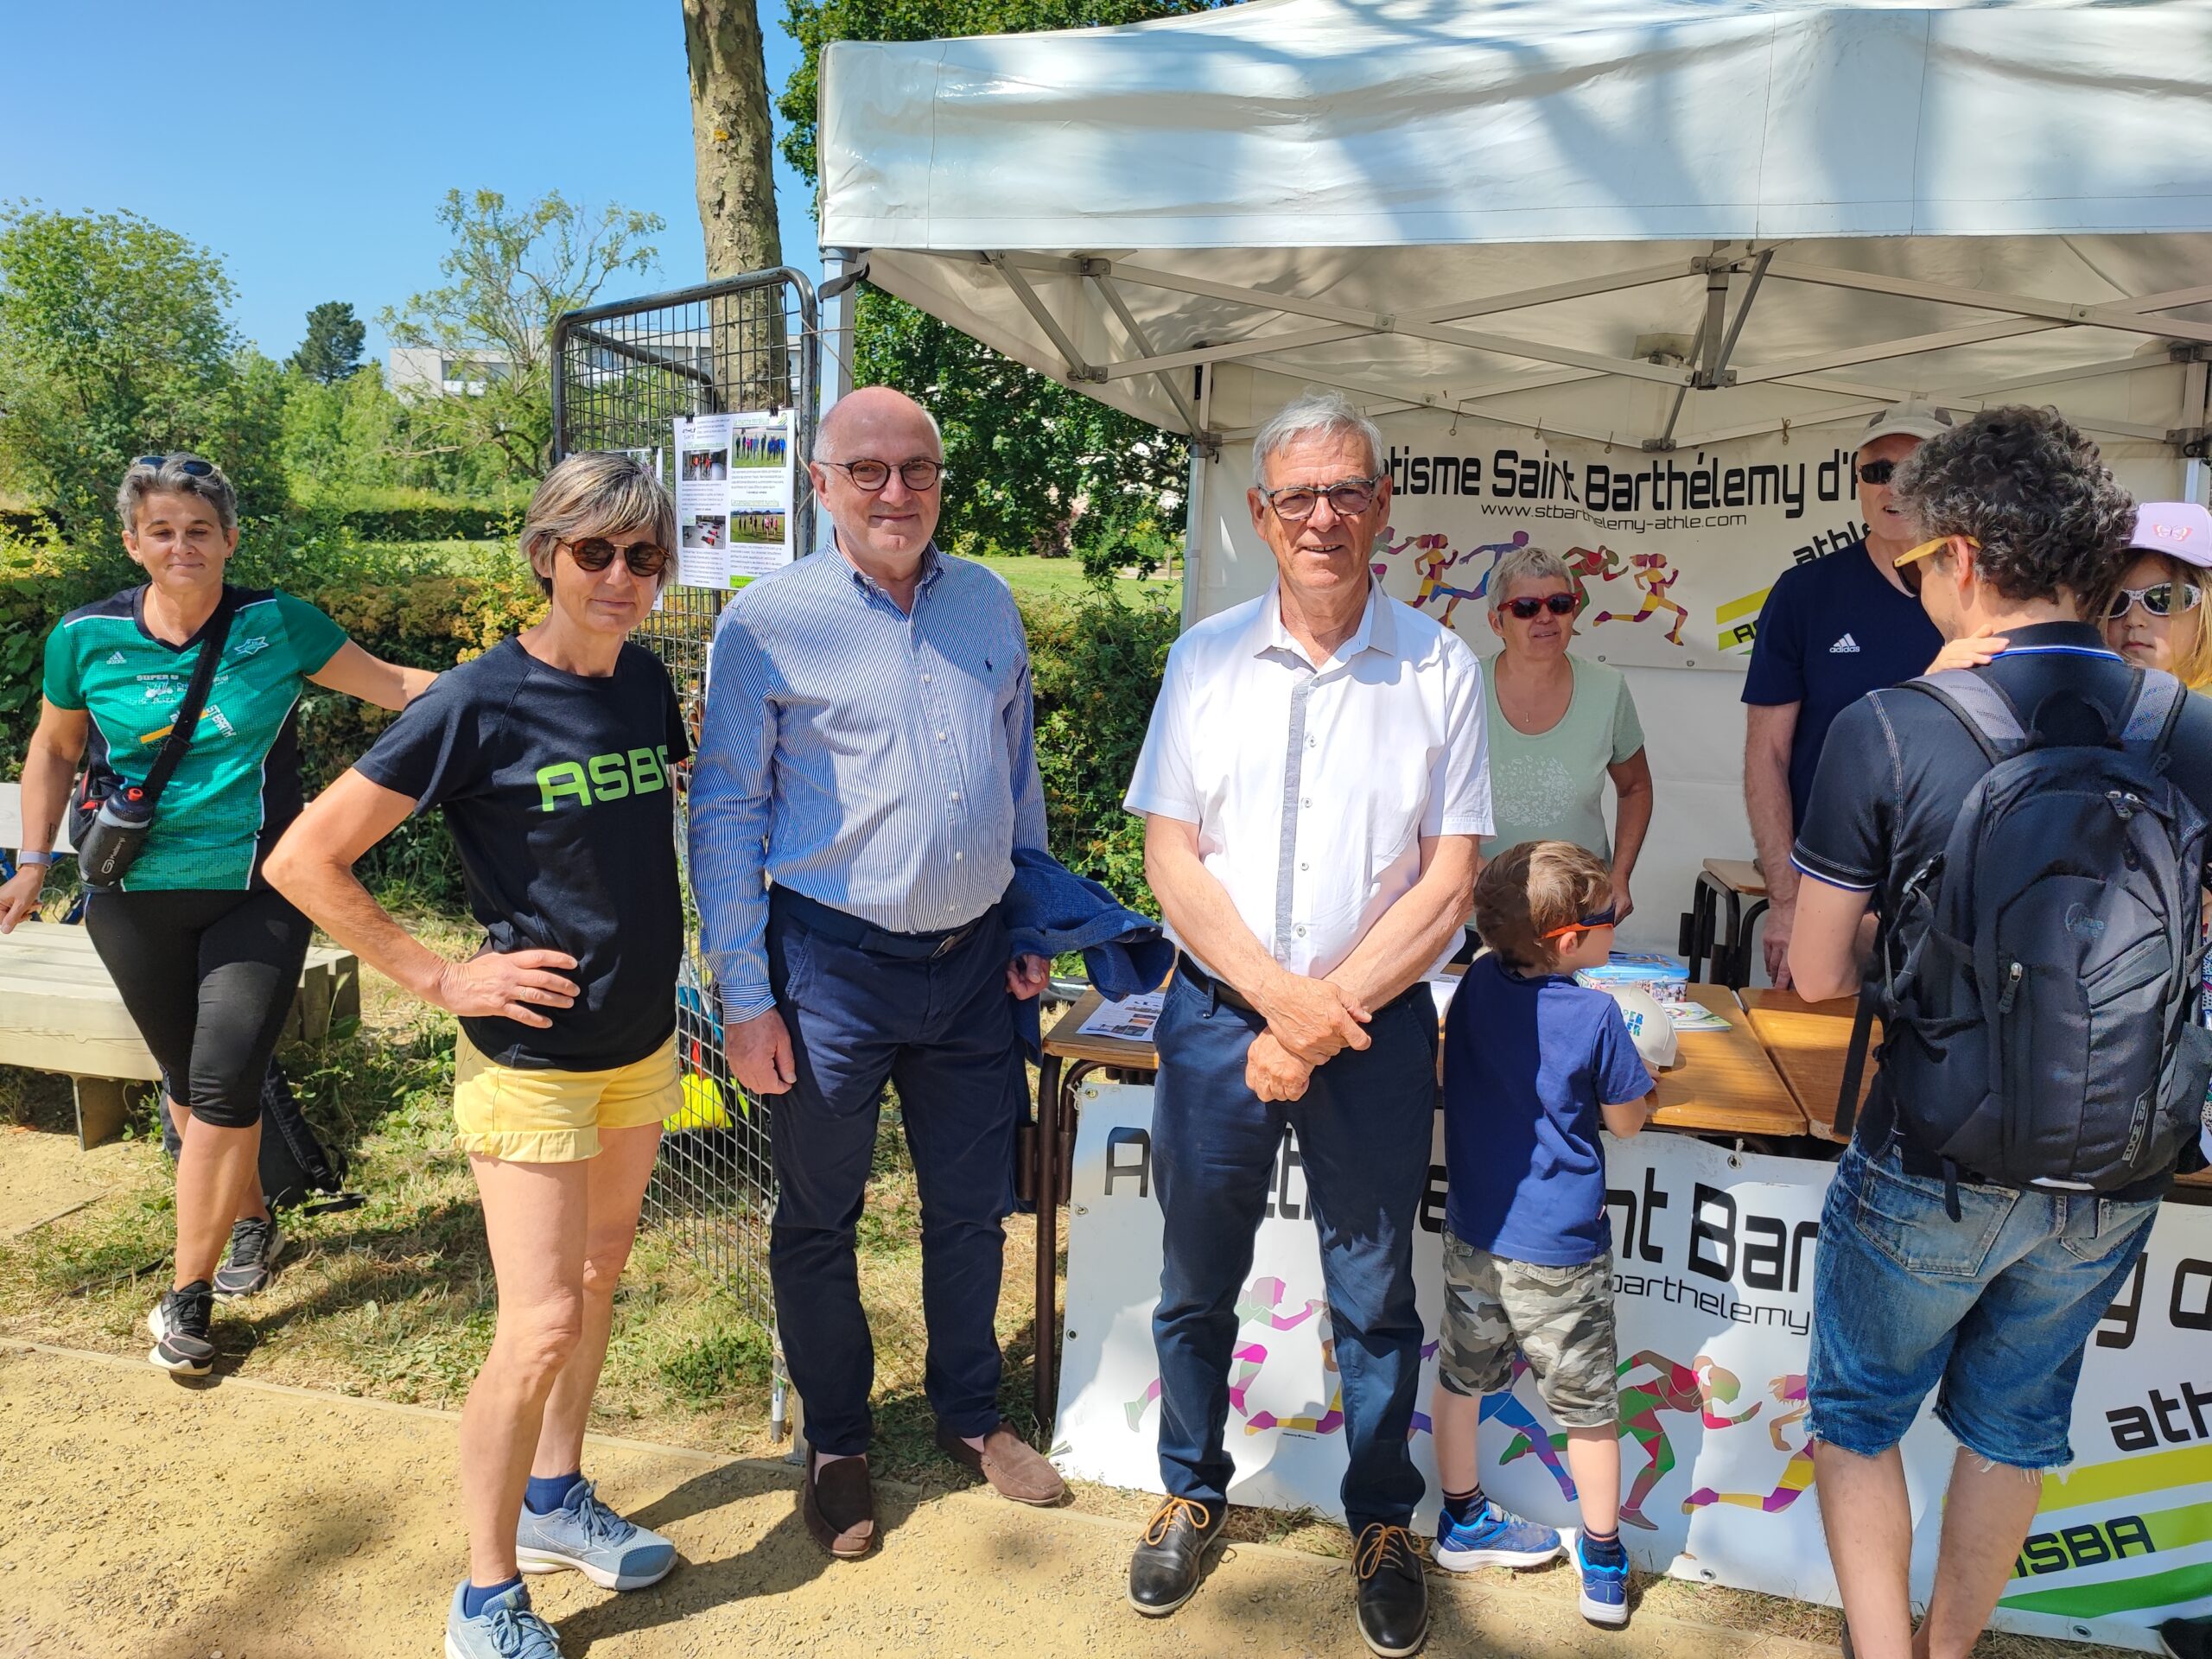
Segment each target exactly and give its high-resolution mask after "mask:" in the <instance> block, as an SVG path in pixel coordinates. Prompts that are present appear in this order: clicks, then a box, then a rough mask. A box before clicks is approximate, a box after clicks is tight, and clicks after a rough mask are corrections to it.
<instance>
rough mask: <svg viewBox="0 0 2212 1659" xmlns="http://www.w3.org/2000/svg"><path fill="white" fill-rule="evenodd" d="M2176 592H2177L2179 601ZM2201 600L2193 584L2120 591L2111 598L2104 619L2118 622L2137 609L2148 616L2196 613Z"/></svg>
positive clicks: (2156, 584)
mask: <svg viewBox="0 0 2212 1659" xmlns="http://www.w3.org/2000/svg"><path fill="white" fill-rule="evenodd" d="M2177 588H2178V589H2180V594H2179V597H2178V600H2177V597H2176V594H2175V589H2177ZM2203 600H2204V590H2203V589H2202V588H2199V587H2198V586H2197V585H2196V583H2195V582H2152V584H2151V585H2150V586H2149V587H2148V588H2121V589H2120V591H2119V592H2118V593H2116V594H2113V596H2112V607H2111V609H2109V610H2107V612H2106V613H2105V619H2106V620H2107V621H2111V622H2117V621H2119V620H2120V618H2122V617H2123V616H2126V614H2127V613H2128V612H2129V611H2131V610H2133V608H2134V607H2136V606H2138V605H2140V606H2141V607H2143V609H2144V611H2145V613H2146V614H2148V615H2151V616H2171V615H2172V614H2173V613H2175V612H2176V611H2193V610H2195V609H2196V607H2197V606H2199V605H2200V604H2202V602H2203Z"/></svg>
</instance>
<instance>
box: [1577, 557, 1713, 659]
mask: <svg viewBox="0 0 2212 1659" xmlns="http://www.w3.org/2000/svg"><path fill="white" fill-rule="evenodd" d="M1629 563H1631V564H1633V565H1634V566H1635V567H1636V575H1635V577H1634V581H1635V582H1636V585H1637V587H1638V588H1641V589H1643V609H1642V610H1640V611H1638V612H1637V613H1636V614H1635V615H1634V616H1629V615H1626V614H1624V613H1620V612H1617V611H1600V612H1599V613H1598V614H1597V616H1596V617H1595V618H1594V619H1592V622H1591V624H1590V626H1592V627H1593V628H1594V627H1600V626H1604V625H1605V623H1608V622H1641V621H1643V619H1644V618H1646V617H1647V616H1649V615H1650V614H1651V613H1652V612H1654V611H1672V612H1673V613H1675V626H1673V627H1671V628H1669V630H1668V631H1667V643H1668V644H1669V645H1681V643H1682V628H1683V626H1684V625H1685V624H1686V623H1688V621H1689V620H1690V613H1688V611H1686V610H1684V609H1683V608H1682V607H1681V606H1680V605H1677V604H1676V603H1675V601H1673V600H1671V599H1669V598H1668V597H1667V590H1668V589H1669V588H1672V587H1673V586H1674V585H1675V582H1676V581H1677V580H1678V579H1679V578H1680V577H1681V574H1682V573H1681V571H1679V570H1670V569H1668V567H1667V556H1666V555H1665V554H1664V553H1637V554H1634V555H1632V556H1630V560H1629ZM1662 572H1664V573H1665V574H1663V575H1662V574H1661V573H1662Z"/></svg>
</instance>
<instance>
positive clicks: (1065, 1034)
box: [1026, 985, 1808, 1425]
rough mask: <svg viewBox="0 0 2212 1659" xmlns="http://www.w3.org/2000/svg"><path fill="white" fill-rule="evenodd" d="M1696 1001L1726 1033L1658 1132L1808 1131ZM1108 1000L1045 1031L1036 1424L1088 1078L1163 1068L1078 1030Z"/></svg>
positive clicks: (1662, 1082)
mask: <svg viewBox="0 0 2212 1659" xmlns="http://www.w3.org/2000/svg"><path fill="white" fill-rule="evenodd" d="M1690 995H1691V996H1692V997H1693V998H1694V1000H1696V1001H1698V1002H1700V1003H1701V1004H1703V1005H1704V1006H1705V1007H1709V1008H1711V1009H1713V1011H1714V1012H1715V1013H1717V1014H1720V1015H1721V1016H1722V1017H1723V1018H1725V1019H1726V1020H1728V1021H1729V1022H1730V1028H1729V1029H1728V1030H1726V1031H1725V1032H1722V1031H1713V1032H1686V1033H1682V1035H1681V1039H1680V1042H1681V1063H1680V1064H1679V1065H1676V1066H1675V1067H1674V1068H1673V1069H1672V1070H1670V1071H1668V1072H1667V1073H1665V1074H1664V1075H1663V1076H1662V1077H1661V1078H1660V1079H1659V1082H1658V1084H1657V1089H1658V1094H1659V1109H1658V1111H1657V1113H1656V1115H1655V1116H1653V1118H1652V1120H1651V1121H1652V1123H1653V1125H1654V1126H1655V1127H1656V1128H1664V1129H1675V1130H1680V1131H1682V1132H1684V1133H1689V1134H1704V1135H1729V1136H1742V1135H1763V1136H1777V1137H1789V1136H1796V1135H1804V1134H1806V1133H1807V1132H1808V1125H1807V1123H1806V1122H1805V1114H1804V1112H1803V1111H1802V1109H1800V1108H1799V1107H1798V1104H1797V1102H1796V1096H1793V1095H1792V1094H1791V1093H1790V1091H1789V1088H1788V1087H1787V1086H1786V1085H1785V1084H1783V1080H1782V1078H1781V1077H1780V1076H1779V1074H1777V1072H1776V1071H1775V1069H1774V1065H1773V1063H1772V1062H1771V1061H1770V1059H1769V1058H1767V1055H1766V1052H1765V1051H1764V1049H1763V1048H1761V1047H1760V1046H1759V1041H1758V1036H1757V1034H1756V1033H1754V1032H1753V1031H1752V1030H1751V1024H1750V1022H1749V1021H1748V1020H1746V1019H1745V1014H1744V1011H1743V1009H1742V1008H1741V1007H1739V1006H1738V1003H1737V1001H1736V996H1735V993H1734V992H1732V991H1731V990H1729V989H1728V988H1726V986H1720V985H1693V986H1691V987H1690ZM1099 1002H1100V998H1099V995H1098V993H1097V992H1096V991H1086V992H1085V993H1084V995H1083V997H1082V999H1081V1000H1080V1001H1077V1003H1076V1004H1075V1005H1074V1006H1073V1007H1071V1008H1069V1009H1068V1011H1067V1012H1066V1013H1065V1014H1062V1015H1061V1016H1060V1017H1059V1019H1058V1020H1057V1021H1056V1022H1055V1023H1054V1025H1053V1027H1052V1031H1051V1032H1050V1033H1047V1034H1046V1038H1045V1042H1044V1058H1043V1059H1042V1061H1041V1063H1040V1064H1039V1067H1038V1071H1037V1102H1038V1113H1037V1135H1036V1149H1035V1152H1034V1154H1033V1157H1032V1158H1031V1159H1030V1160H1026V1161H1027V1165H1028V1167H1029V1168H1030V1169H1031V1170H1032V1171H1033V1176H1032V1180H1031V1196H1032V1197H1033V1198H1034V1199H1035V1201H1036V1205H1037V1292H1036V1295H1037V1300H1036V1307H1037V1360H1036V1367H1035V1383H1036V1408H1037V1421H1038V1422H1039V1424H1040V1425H1041V1424H1046V1423H1050V1422H1051V1421H1052V1411H1053V1407H1054V1404H1055V1402H1056V1399H1057V1395H1056V1393H1055V1388H1056V1379H1057V1376H1058V1368H1059V1284H1058V1263H1059V1215H1058V1206H1059V1205H1061V1204H1062V1203H1064V1202H1065V1201H1066V1198H1067V1186H1068V1180H1069V1163H1068V1152H1069V1149H1070V1148H1071V1147H1073V1146H1074V1145H1075V1117H1076V1098H1077V1084H1078V1083H1079V1082H1080V1080H1081V1079H1082V1077H1083V1076H1084V1074H1085V1073H1086V1072H1089V1071H1096V1070H1099V1069H1102V1068H1113V1069H1116V1070H1119V1071H1130V1072H1140V1073H1143V1074H1145V1075H1147V1076H1150V1075H1152V1074H1153V1073H1154V1072H1156V1071H1159V1069H1160V1054H1159V1051H1158V1050H1156V1049H1155V1048H1154V1046H1152V1045H1151V1044H1150V1043H1136V1042H1128V1041H1124V1040H1122V1039H1116V1038H1103V1037H1085V1036H1082V1035H1080V1034H1078V1027H1081V1026H1082V1024H1083V1022H1084V1020H1088V1019H1089V1018H1090V1016H1091V1014H1093V1013H1095V1012H1096V1010H1097V1008H1098V1006H1099Z"/></svg>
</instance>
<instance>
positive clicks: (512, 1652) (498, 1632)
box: [446, 1579, 561, 1659]
mask: <svg viewBox="0 0 2212 1659" xmlns="http://www.w3.org/2000/svg"><path fill="white" fill-rule="evenodd" d="M467 1588H468V1580H466V1579H463V1580H461V1584H460V1586H459V1587H458V1588H456V1589H455V1590H454V1592H453V1611H450V1612H448V1614H447V1615H446V1659H561V1638H560V1637H557V1636H556V1635H554V1634H553V1627H552V1626H551V1625H550V1624H547V1623H546V1622H545V1621H544V1620H543V1619H542V1618H539V1617H538V1616H537V1614H536V1613H533V1612H531V1611H530V1592H529V1591H528V1590H526V1589H524V1587H523V1586H521V1585H517V1586H515V1587H514V1588H513V1589H512V1590H510V1591H507V1592H505V1594H503V1595H497V1596H494V1597H493V1598H492V1599H491V1600H490V1601H488V1602H486V1604H485V1605H484V1611H482V1612H480V1613H479V1614H477V1616H476V1617H475V1618H462V1617H461V1592H462V1591H464V1590H466V1589H467Z"/></svg>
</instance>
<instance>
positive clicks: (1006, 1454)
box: [937, 1423, 1068, 1507]
mask: <svg viewBox="0 0 2212 1659" xmlns="http://www.w3.org/2000/svg"><path fill="white" fill-rule="evenodd" d="M937 1444H938V1450H939V1451H940V1452H944V1454H945V1455H946V1456H947V1457H949V1458H950V1459H952V1460H953V1461H954V1462H955V1463H959V1464H964V1465H967V1466H968V1467H969V1468H970V1469H972V1470H974V1471H976V1473H977V1474H979V1475H981V1476H982V1478H984V1479H985V1480H987V1481H988V1482H990V1484H991V1490H992V1491H995V1492H996V1493H997V1494H998V1495H999V1496H1000V1497H1010V1498H1012V1499H1013V1500H1014V1502H1015V1503H1034V1504H1037V1505H1039V1506H1040V1507H1041V1506H1044V1505H1048V1504H1052V1503H1058V1502H1059V1501H1060V1500H1061V1499H1062V1498H1064V1497H1066V1496H1067V1495H1068V1488H1067V1483H1066V1482H1065V1481H1064V1480H1062V1479H1061V1478H1060V1471H1058V1470H1057V1469H1055V1468H1053V1467H1052V1465H1051V1464H1049V1463H1047V1462H1046V1461H1045V1459H1044V1456H1043V1454H1042V1453H1040V1452H1038V1451H1036V1450H1035V1448H1033V1446H1030V1444H1029V1443H1028V1442H1027V1440H1023V1439H1022V1438H1021V1436H1020V1435H1019V1434H1017V1433H1014V1431H1013V1430H1012V1429H1010V1428H1008V1427H1007V1426H1006V1425H1005V1424H1004V1423H1001V1424H1000V1425H999V1426H998V1427H995V1428H994V1429H992V1430H991V1432H990V1433H988V1434H986V1435H984V1436H983V1449H982V1451H981V1452H978V1451H976V1448H975V1447H974V1446H970V1445H969V1444H968V1442H967V1441H965V1440H962V1439H961V1438H960V1437H959V1436H958V1435H957V1434H956V1433H953V1432H952V1431H951V1430H950V1429H949V1428H947V1427H945V1426H944V1424H943V1423H939V1424H938V1426H937Z"/></svg>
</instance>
